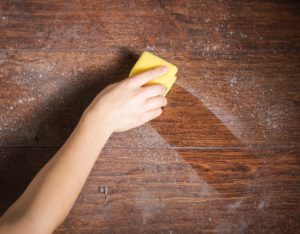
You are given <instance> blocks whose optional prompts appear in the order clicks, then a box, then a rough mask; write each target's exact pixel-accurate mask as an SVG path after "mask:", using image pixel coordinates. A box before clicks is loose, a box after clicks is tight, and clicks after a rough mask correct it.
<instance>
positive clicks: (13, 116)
mask: <svg viewBox="0 0 300 234" xmlns="http://www.w3.org/2000/svg"><path fill="white" fill-rule="evenodd" d="M136 54H138V52H131V51H127V50H120V51H118V52H103V53H93V52H51V53H49V52H26V51H25V52H20V51H19V52H12V51H11V52H7V53H6V55H5V56H6V57H5V58H3V62H2V64H1V65H0V67H1V72H0V76H2V79H1V80H0V83H1V87H4V89H3V92H2V93H1V100H0V102H1V103H0V108H1V113H2V114H1V125H0V127H1V131H0V134H1V137H0V142H1V145H2V146H46V147H58V146H60V145H61V144H62V143H63V142H64V140H65V139H66V137H67V136H68V135H69V133H70V132H71V130H72V128H73V127H74V126H75V124H76V122H77V121H78V119H79V118H80V116H81V113H82V111H83V110H84V108H85V107H86V106H87V105H88V103H89V102H90V101H91V100H92V99H93V97H95V96H96V94H97V93H98V92H99V91H100V90H101V89H102V88H103V87H105V86H106V85H107V84H109V83H111V82H114V81H117V80H121V79H123V78H124V77H126V76H127V74H128V71H129V70H130V68H131V67H132V65H133V64H134V62H135V61H136V58H137V56H136ZM159 54H160V55H161V56H163V57H166V58H170V60H171V61H172V62H174V63H175V64H177V65H178V67H179V68H180V70H179V73H178V81H177V84H178V85H180V87H179V86H176V85H175V87H174V88H173V90H172V91H171V93H170V94H169V96H168V101H169V105H168V106H167V107H166V108H165V109H164V114H163V115H162V116H161V117H160V118H159V119H157V120H156V121H154V122H152V126H153V127H154V128H155V129H157V130H158V131H159V133H160V134H161V135H162V136H163V138H164V139H166V140H167V141H168V142H169V143H170V144H171V145H172V146H174V147H221V146H228V147H237V146H250V147H262V146H264V145H266V146H272V145H276V146H283V147H289V146H292V147H298V146H299V145H298V144H299V139H300V129H299V124H298V122H299V113H300V109H299V100H300V99H299V98H300V96H299V93H300V90H299V87H300V80H299V79H298V77H299V75H300V70H299V67H300V66H299V59H300V57H299V55H297V54H289V53H280V54H273V53H271V54H266V53H264V54H241V53H239V54H230V55H229V54H214V55H211V56H209V57H208V56H206V55H202V54H186V53H176V54H175V53H173V52H161V53H159ZM104 58H105V59H104ZM186 61H188V62H186ZM128 136H129V135H128ZM128 136H125V135H124V138H122V137H121V138H120V137H119V136H116V137H115V140H119V143H120V144H118V145H122V143H121V142H122V141H124V140H126V139H128Z"/></svg>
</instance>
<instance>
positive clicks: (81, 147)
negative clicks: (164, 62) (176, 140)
mask: <svg viewBox="0 0 300 234" xmlns="http://www.w3.org/2000/svg"><path fill="white" fill-rule="evenodd" d="M165 72H166V68H164V67H159V68H156V69H153V70H149V71H147V72H145V73H141V74H139V75H137V76H135V77H131V78H127V79H125V80H123V81H121V82H118V83H115V84H112V85H110V86H108V87H106V88H105V89H104V90H103V91H102V92H101V93H99V94H98V96H97V97H96V98H95V99H94V101H93V102H92V103H91V104H90V105H89V106H88V108H87V109H86V110H85V112H84V113H83V115H82V117H81V119H80V121H79V123H78V125H77V126H76V128H75V129H74V131H73V132H72V134H71V136H70V137H69V138H68V140H67V141H66V142H65V144H64V145H63V146H62V147H61V148H60V149H59V151H58V152H57V153H56V154H55V155H54V156H53V158H52V159H51V160H50V161H49V162H48V163H47V164H46V165H45V166H44V167H43V168H42V169H41V170H40V171H39V173H38V174H37V175H36V176H35V177H34V179H33V180H32V181H31V183H30V184H29V186H28V187H27V188H26V190H25V191H24V193H23V194H22V195H21V196H20V198H19V199H18V200H17V201H16V202H15V203H14V204H13V205H12V206H11V207H10V208H9V209H8V210H7V211H6V213H5V214H4V215H3V216H2V217H1V219H0V233H2V232H3V233H33V234H34V233H51V232H52V231H53V230H54V229H55V228H56V227H57V226H58V225H59V224H60V223H61V222H62V221H63V220H64V219H65V217H66V216H67V215H68V213H69V211H70V209H71V208H72V206H73V204H74V202H75V201H76V198H77V196H78V195H79V193H80V191H81V189H82V187H83V185H84V183H85V181H86V179H87V177H88V175H89V173H90V171H91V169H92V167H93V165H94V163H95V161H96V160H97V157H98V155H99V153H100V151H101V149H102V147H103V146H104V144H105V143H106V141H107V140H108V138H109V137H110V135H111V134H112V133H113V132H122V131H126V130H129V129H132V128H134V127H137V126H140V125H142V124H144V123H146V122H148V121H150V120H151V119H154V118H156V117H158V116H159V115H160V114H161V113H162V109H161V107H162V106H164V105H166V99H165V97H162V96H161V95H162V94H163V93H164V92H165V88H164V87H163V86H161V85H151V86H143V85H144V84H146V83H147V82H148V81H150V80H152V79H154V78H155V77H157V76H160V75H162V74H163V73H165Z"/></svg>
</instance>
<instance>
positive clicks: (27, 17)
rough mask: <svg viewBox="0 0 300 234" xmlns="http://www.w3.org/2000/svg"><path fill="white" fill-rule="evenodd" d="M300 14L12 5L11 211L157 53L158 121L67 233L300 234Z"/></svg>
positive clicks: (4, 13)
mask: <svg viewBox="0 0 300 234" xmlns="http://www.w3.org/2000/svg"><path fill="white" fill-rule="evenodd" d="M299 12H300V4H299V3H298V2H297V1H230V0H225V1H208V0H204V1H197V0H191V1H179V0H178V1H177V0H176V1H173V0H172V1H171V0H170V1H169V0H167V1H138V0H136V1H116V0H113V1H96V0H92V1H85V0H83V1H60V0H55V1H41V0H26V1H8V0H4V1H1V2H0V85H1V93H0V113H1V115H0V152H1V155H0V211H1V213H3V212H4V211H5V210H6V209H7V207H8V206H9V205H10V204H12V203H13V201H14V200H15V199H16V198H17V197H18V196H19V195H20V194H21V192H22V191H23V190H24V189H25V187H26V186H27V185H28V183H29V181H30V180H31V179H32V178H33V176H34V175H35V174H36V173H37V172H38V170H39V169H40V168H41V167H42V166H43V165H44V164H45V163H46V162H47V161H48V160H49V159H50V158H51V157H52V156H53V154H55V152H56V151H57V150H58V149H59V147H60V146H61V145H62V144H63V142H64V141H65V139H66V138H67V137H68V135H69V134H70V132H71V131H72V129H73V127H74V126H75V125H76V123H77V121H78V119H79V118H80V116H81V113H82V111H83V110H84V108H85V107H86V106H87V105H88V103H89V102H90V101H91V100H92V99H93V97H95V95H96V94H97V93H98V92H99V91H100V90H101V89H103V88H104V87H105V86H106V85H108V84H110V83H112V82H115V81H119V80H121V79H123V78H125V77H127V76H128V73H129V71H130V69H131V67H132V66H133V64H134V63H135V61H136V59H137V58H138V56H139V54H140V53H141V52H142V51H144V50H148V51H151V52H153V53H155V54H158V55H159V56H161V57H164V58H166V59H167V60H170V61H171V62H172V63H174V64H176V65H177V66H178V68H179V73H178V80H177V82H176V84H175V85H174V87H173V89H172V90H171V92H170V93H169V95H168V106H166V107H165V108H164V113H163V115H162V116H160V117H159V118H158V119H156V120H154V121H152V122H150V123H148V124H146V125H144V126H141V127H139V128H137V129H133V130H131V131H128V132H126V133H118V134H113V135H112V137H111V138H110V139H109V141H108V142H107V144H106V146H105V148H104V149H103V151H102V152H101V154H100V156H99V158H98V160H97V162H96V164H95V166H94V168H93V170H92V172H91V174H90V176H89V178H88V180H87V182H86V184H85V186H84V188H83V190H82V192H81V194H80V196H79V197H78V199H77V201H76V204H75V205H74V207H73V209H72V211H71V213H70V215H69V216H68V218H67V219H66V220H65V222H64V223H63V224H62V225H61V226H60V227H59V228H58V229H57V230H56V231H55V233H297V232H299V230H300V222H299V220H300V201H299V197H300V160H299V156H300V145H299V143H300V124H299V123H300V109H299V108H300V105H299V102H300V96H299V94H300V79H299V77H300V54H299V52H300V27H299V25H300V15H299Z"/></svg>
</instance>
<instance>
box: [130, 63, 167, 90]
mask: <svg viewBox="0 0 300 234" xmlns="http://www.w3.org/2000/svg"><path fill="white" fill-rule="evenodd" d="M168 70H169V69H168V67H166V66H159V67H156V68H154V69H151V70H148V71H145V72H142V73H140V74H137V75H135V76H132V77H131V79H133V80H134V82H135V85H136V86H138V87H140V86H143V85H144V84H147V83H148V82H149V81H151V80H153V79H155V78H157V77H159V76H162V75H163V74H165V73H166V72H167V71H168Z"/></svg>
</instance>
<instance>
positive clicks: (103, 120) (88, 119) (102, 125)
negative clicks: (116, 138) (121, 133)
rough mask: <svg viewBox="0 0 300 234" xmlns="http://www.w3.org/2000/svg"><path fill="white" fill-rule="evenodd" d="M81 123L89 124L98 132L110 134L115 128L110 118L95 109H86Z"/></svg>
mask: <svg viewBox="0 0 300 234" xmlns="http://www.w3.org/2000/svg"><path fill="white" fill-rule="evenodd" d="M80 124H83V125H86V126H89V127H91V128H93V129H95V130H96V131H97V132H101V133H105V134H106V135H108V136H110V135H111V134H112V133H113V132H114V130H113V128H112V125H111V124H110V122H109V119H108V118H107V117H105V115H104V114H100V113H96V112H95V111H94V110H91V109H86V110H85V111H84V113H83V114H82V116H81V119H80Z"/></svg>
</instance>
